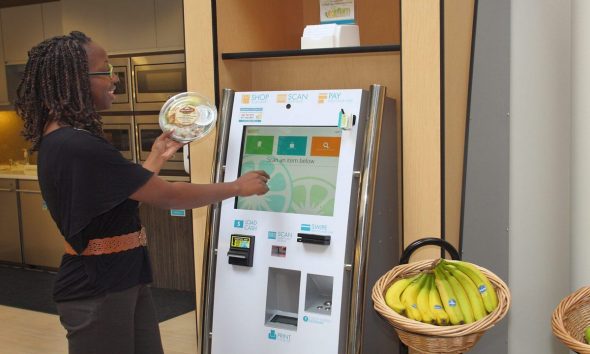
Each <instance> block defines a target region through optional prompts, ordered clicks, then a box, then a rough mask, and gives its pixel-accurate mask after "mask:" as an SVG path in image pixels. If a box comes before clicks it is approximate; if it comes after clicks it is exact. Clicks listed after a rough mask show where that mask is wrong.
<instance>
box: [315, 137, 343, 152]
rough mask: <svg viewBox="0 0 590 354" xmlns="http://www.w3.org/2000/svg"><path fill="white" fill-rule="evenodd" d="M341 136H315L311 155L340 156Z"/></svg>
mask: <svg viewBox="0 0 590 354" xmlns="http://www.w3.org/2000/svg"><path fill="white" fill-rule="evenodd" d="M340 140H341V138H340V137H333V136H314V137H312V138H311V156H339V155H340Z"/></svg>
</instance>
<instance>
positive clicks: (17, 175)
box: [0, 165, 190, 182]
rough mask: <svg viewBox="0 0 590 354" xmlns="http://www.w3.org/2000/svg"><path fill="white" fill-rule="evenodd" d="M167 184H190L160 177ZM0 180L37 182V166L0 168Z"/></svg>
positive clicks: (183, 179)
mask: <svg viewBox="0 0 590 354" xmlns="http://www.w3.org/2000/svg"><path fill="white" fill-rule="evenodd" d="M160 177H161V178H163V179H165V180H166V181H169V182H190V177H188V176H160ZM0 178H4V179H23V180H32V181H36V180H37V166H36V165H29V166H27V167H26V168H25V167H23V166H17V167H15V168H10V167H4V166H0Z"/></svg>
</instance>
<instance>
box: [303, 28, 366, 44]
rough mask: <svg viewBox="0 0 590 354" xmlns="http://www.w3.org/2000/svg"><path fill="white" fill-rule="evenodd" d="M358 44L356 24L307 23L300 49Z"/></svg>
mask: <svg viewBox="0 0 590 354" xmlns="http://www.w3.org/2000/svg"><path fill="white" fill-rule="evenodd" d="M358 45H360V37H359V27H358V26H357V25H339V24H335V23H329V24H322V25H308V26H305V29H304V30H303V36H302V37H301V49H315V48H338V47H355V46H358Z"/></svg>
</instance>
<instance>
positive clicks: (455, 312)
mask: <svg viewBox="0 0 590 354" xmlns="http://www.w3.org/2000/svg"><path fill="white" fill-rule="evenodd" d="M434 275H435V278H434V283H435V284H436V288H437V289H438V293H439V294H440V298H441V300H442V303H443V307H444V308H445V311H446V312H447V314H448V315H449V321H450V322H451V324H453V325H458V324H462V323H464V322H465V318H464V317H463V313H462V312H461V309H460V308H459V306H458V304H457V297H456V295H455V293H454V292H453V288H452V287H451V284H449V281H448V280H447V279H446V277H445V275H444V274H443V273H442V272H441V270H440V269H439V268H438V267H435V268H434Z"/></svg>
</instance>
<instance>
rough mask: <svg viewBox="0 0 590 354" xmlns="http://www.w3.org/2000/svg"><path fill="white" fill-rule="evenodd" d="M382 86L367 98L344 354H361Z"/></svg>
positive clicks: (372, 91) (371, 92)
mask: <svg viewBox="0 0 590 354" xmlns="http://www.w3.org/2000/svg"><path fill="white" fill-rule="evenodd" d="M385 91H386V88H385V86H381V85H371V89H370V97H369V116H368V122H367V128H366V131H365V140H364V145H363V146H364V148H363V156H362V161H361V165H362V167H361V181H360V193H359V204H358V210H357V220H358V223H357V229H356V245H355V252H354V270H353V276H352V289H351V303H350V309H351V311H350V314H349V321H348V343H347V347H346V353H348V354H358V353H361V348H362V335H363V329H362V325H363V319H364V299H365V282H366V279H365V278H366V273H367V259H368V257H369V244H370V240H371V222H372V220H371V218H372V213H373V199H374V198H373V197H374V195H375V184H376V183H375V178H376V176H377V157H378V152H379V143H380V138H381V119H382V115H383V104H384V101H385Z"/></svg>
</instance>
